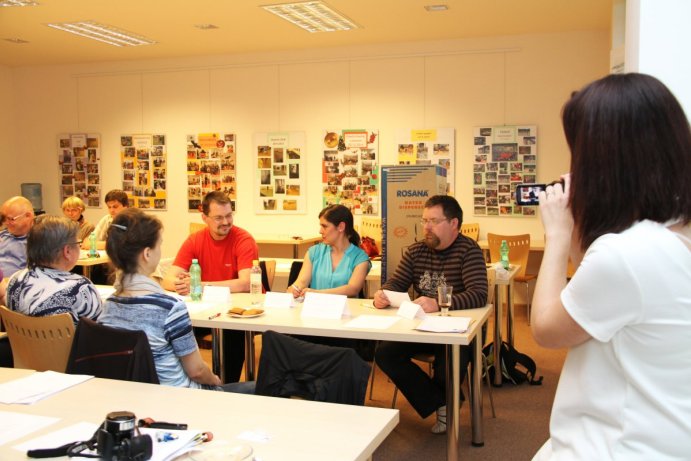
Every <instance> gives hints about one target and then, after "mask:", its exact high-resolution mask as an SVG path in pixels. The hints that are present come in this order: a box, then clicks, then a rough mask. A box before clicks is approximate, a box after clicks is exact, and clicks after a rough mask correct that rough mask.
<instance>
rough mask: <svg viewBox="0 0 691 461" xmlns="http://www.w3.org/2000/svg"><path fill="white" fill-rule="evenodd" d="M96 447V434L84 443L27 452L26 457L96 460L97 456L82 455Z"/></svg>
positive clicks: (72, 443)
mask: <svg viewBox="0 0 691 461" xmlns="http://www.w3.org/2000/svg"><path fill="white" fill-rule="evenodd" d="M95 445H96V434H94V436H93V437H92V438H91V439H89V440H86V441H82V442H70V443H66V444H65V445H63V446H61V447H56V448H39V449H36V450H28V451H27V452H26V456H27V457H28V458H56V457H59V456H69V457H73V456H81V457H83V458H98V457H99V456H98V455H97V454H91V453H82V452H83V451H84V450H93V449H94V447H95Z"/></svg>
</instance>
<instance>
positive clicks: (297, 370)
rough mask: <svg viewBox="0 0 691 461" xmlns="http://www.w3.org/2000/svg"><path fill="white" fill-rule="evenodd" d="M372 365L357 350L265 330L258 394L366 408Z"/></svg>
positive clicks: (258, 377) (260, 360)
mask: <svg viewBox="0 0 691 461" xmlns="http://www.w3.org/2000/svg"><path fill="white" fill-rule="evenodd" d="M369 373H370V366H369V364H368V363H367V362H365V361H364V360H362V359H361V358H360V357H359V356H358V355H357V353H356V352H355V350H353V349H351V348H348V347H334V346H325V345H323V344H314V343H309V342H306V341H302V340H300V339H297V338H293V337H291V336H287V335H283V334H281V333H276V332H275V331H271V330H269V331H266V332H264V334H263V335H262V352H261V357H260V359H259V374H258V376H257V387H256V391H255V392H256V394H258V395H266V396H270V397H301V398H305V399H308V400H316V401H319V402H331V403H347V404H353V405H363V404H364V402H365V394H366V392H367V382H368V381H369Z"/></svg>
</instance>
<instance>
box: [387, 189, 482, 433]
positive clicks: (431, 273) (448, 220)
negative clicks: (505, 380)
mask: <svg viewBox="0 0 691 461" xmlns="http://www.w3.org/2000/svg"><path fill="white" fill-rule="evenodd" d="M462 223H463V210H462V209H461V206H460V205H459V204H458V202H457V201H456V199H454V198H453V197H450V196H448V195H435V196H433V197H431V198H430V199H429V200H427V202H426V203H425V207H424V210H423V212H422V220H421V224H422V226H423V231H424V240H423V241H420V242H416V243H414V244H413V245H411V246H410V247H408V249H407V251H406V253H405V254H404V255H403V259H402V260H401V262H400V263H399V265H398V267H397V268H396V271H395V273H394V274H393V276H392V277H391V278H390V279H389V280H387V281H386V283H384V285H383V286H382V290H391V291H399V292H405V291H408V289H409V288H410V286H411V285H412V286H413V288H414V290H415V293H416V294H417V295H418V297H417V298H416V299H415V300H414V301H413V302H414V303H417V304H419V305H420V306H421V307H422V309H423V310H424V311H425V312H428V313H429V312H437V311H439V306H438V305H437V287H438V286H439V285H444V284H446V285H451V286H453V299H452V305H451V308H450V309H451V310H458V309H471V308H475V307H482V306H484V305H485V304H486V303H487V269H486V266H485V260H484V258H483V255H482V250H481V249H480V247H479V246H478V244H477V242H475V241H474V240H473V239H471V238H469V237H465V236H464V235H462V234H460V233H459V229H460V227H461V224H462ZM382 290H379V291H377V292H376V293H375V294H374V306H375V307H377V308H378V309H382V308H384V307H387V306H389V304H390V302H389V299H388V298H387V297H386V294H384V292H383V291H382ZM418 353H433V354H434V356H435V360H434V374H433V376H432V377H430V376H429V375H427V373H425V372H424V371H423V370H422V369H421V368H420V367H419V366H417V365H416V364H415V363H413V362H412V360H411V359H412V357H413V356H414V355H415V354H418ZM469 360H470V347H461V370H460V371H461V380H463V378H464V377H465V372H466V369H467V367H468V361H469ZM376 361H377V364H378V365H379V367H380V368H381V369H382V370H383V371H384V372H385V373H386V374H387V375H388V376H389V377H390V378H391V380H392V381H393V382H394V384H396V386H397V387H398V388H399V389H400V390H401V392H402V393H403V395H405V397H406V399H408V401H409V402H410V404H411V405H412V406H413V408H415V410H416V411H417V412H418V414H419V415H420V416H421V417H423V418H426V417H428V416H429V415H431V414H432V413H433V412H434V411H436V412H437V422H436V423H435V425H434V426H433V427H432V432H434V433H437V434H443V433H445V432H446V355H445V349H444V346H443V345H437V344H417V343H399V342H390V341H384V342H382V343H380V344H379V346H378V347H377V355H376Z"/></svg>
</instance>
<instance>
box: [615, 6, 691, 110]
mask: <svg viewBox="0 0 691 461" xmlns="http://www.w3.org/2000/svg"><path fill="white" fill-rule="evenodd" d="M689 20H691V1H689V0H628V1H627V3H626V71H627V72H642V73H645V74H650V75H653V76H655V77H657V78H658V79H660V80H661V81H662V82H664V83H665V85H667V86H668V87H669V89H670V90H671V91H672V93H674V95H675V96H676V98H677V99H678V100H679V102H680V103H681V105H682V107H683V108H684V111H685V112H686V114H687V115H686V116H687V118H688V117H691V80H689V76H690V75H691V51H689V44H691V28H690V27H689Z"/></svg>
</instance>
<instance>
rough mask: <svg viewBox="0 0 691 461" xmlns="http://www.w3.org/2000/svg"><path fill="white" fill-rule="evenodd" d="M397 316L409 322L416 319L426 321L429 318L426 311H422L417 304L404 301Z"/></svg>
mask: <svg viewBox="0 0 691 461" xmlns="http://www.w3.org/2000/svg"><path fill="white" fill-rule="evenodd" d="M396 315H398V316H400V317H403V318H404V319H409V320H413V319H414V318H416V317H417V318H420V319H424V318H425V317H426V316H427V314H425V311H424V310H423V309H422V306H421V305H419V304H415V303H414V302H412V301H403V302H402V303H401V307H399V308H398V311H397V312H396Z"/></svg>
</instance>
